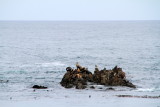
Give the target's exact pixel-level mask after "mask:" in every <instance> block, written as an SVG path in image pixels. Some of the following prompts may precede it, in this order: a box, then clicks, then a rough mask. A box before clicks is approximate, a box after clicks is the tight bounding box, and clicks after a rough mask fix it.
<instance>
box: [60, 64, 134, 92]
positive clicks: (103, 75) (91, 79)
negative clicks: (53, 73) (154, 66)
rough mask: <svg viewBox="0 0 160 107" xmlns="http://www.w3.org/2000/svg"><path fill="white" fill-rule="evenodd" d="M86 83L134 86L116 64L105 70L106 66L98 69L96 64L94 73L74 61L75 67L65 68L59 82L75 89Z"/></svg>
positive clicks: (84, 85)
mask: <svg viewBox="0 0 160 107" xmlns="http://www.w3.org/2000/svg"><path fill="white" fill-rule="evenodd" d="M88 83H92V84H94V85H105V86H126V87H130V88H136V86H135V85H134V84H132V83H131V82H129V81H128V80H127V79H126V75H125V72H123V71H122V68H119V67H117V66H115V67H114V68H113V69H111V70H107V69H106V68H104V69H103V70H99V68H98V66H97V65H95V70H94V74H92V72H90V71H89V70H88V69H87V68H85V67H82V66H81V65H79V64H78V63H76V69H73V68H71V67H67V68H66V73H65V74H64V76H63V78H62V80H61V82H60V84H61V85H62V86H63V87H65V88H74V87H75V88H76V89H85V88H87V86H88ZM90 88H93V89H94V86H91V87H90Z"/></svg>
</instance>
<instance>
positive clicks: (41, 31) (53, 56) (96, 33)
mask: <svg viewBox="0 0 160 107" xmlns="http://www.w3.org/2000/svg"><path fill="white" fill-rule="evenodd" d="M76 62H79V63H80V64H81V65H82V66H85V67H88V69H89V70H90V71H92V72H93V71H94V66H95V64H96V65H98V66H99V68H101V69H103V68H104V67H106V68H107V69H112V68H113V67H114V66H115V65H118V66H119V67H122V68H123V71H124V72H126V75H127V79H128V80H130V81H131V82H132V83H133V84H135V85H137V87H138V88H137V89H134V90H133V89H129V88H126V87H115V89H116V92H112V91H111V92H106V91H104V90H102V91H100V90H93V89H92V90H79V91H77V90H75V89H71V90H66V89H64V88H63V87H61V86H60V84H59V82H60V81H61V78H62V77H63V75H64V73H65V68H66V67H67V66H71V67H75V63H76ZM7 80H9V81H7ZM35 84H38V85H45V86H48V87H49V89H48V90H47V91H46V90H38V91H33V89H32V88H31V87H32V86H33V85H35ZM91 92H92V93H94V94H95V96H96V95H99V96H100V95H101V94H102V93H103V96H104V95H105V93H107V95H110V96H114V95H118V94H129V95H160V21H84V22H83V21H77V22H76V21H68V22H67V21H66V22H65V21H58V22H54V21H48V22H47V21H36V22H34V21H17V22H16V21H4V22H2V21H1V22H0V100H10V98H13V99H15V100H22V99H24V100H25V99H34V98H43V97H49V98H52V97H55V96H56V98H61V97H62V96H65V95H66V94H67V93H72V94H79V95H80V94H86V93H91ZM58 93H59V94H58ZM99 93H101V94H99ZM69 95H70V94H68V96H69Z"/></svg>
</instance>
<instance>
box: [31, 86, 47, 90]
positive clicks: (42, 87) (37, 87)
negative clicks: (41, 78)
mask: <svg viewBox="0 0 160 107" xmlns="http://www.w3.org/2000/svg"><path fill="white" fill-rule="evenodd" d="M32 88H35V89H47V87H45V86H40V85H34V86H33V87H32Z"/></svg>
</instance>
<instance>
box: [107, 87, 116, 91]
mask: <svg viewBox="0 0 160 107" xmlns="http://www.w3.org/2000/svg"><path fill="white" fill-rule="evenodd" d="M106 90H113V91H114V90H115V89H114V88H112V87H110V88H107V89H106Z"/></svg>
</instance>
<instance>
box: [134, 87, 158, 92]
mask: <svg viewBox="0 0 160 107" xmlns="http://www.w3.org/2000/svg"><path fill="white" fill-rule="evenodd" d="M136 91H139V92H153V91H160V88H138V89H137V90H136Z"/></svg>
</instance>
